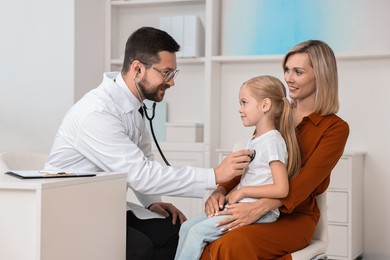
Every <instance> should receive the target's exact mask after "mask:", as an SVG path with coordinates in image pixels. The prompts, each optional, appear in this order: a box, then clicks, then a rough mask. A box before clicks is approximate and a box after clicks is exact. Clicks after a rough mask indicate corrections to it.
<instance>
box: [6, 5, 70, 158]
mask: <svg viewBox="0 0 390 260" xmlns="http://www.w3.org/2000/svg"><path fill="white" fill-rule="evenodd" d="M73 9H74V3H73V1H51V0H40V1H27V0H24V1H7V2H6V4H4V1H3V3H2V5H1V7H0V32H1V34H2V35H1V41H0V71H1V72H0V73H1V79H0V151H4V150H34V151H42V152H47V151H48V149H49V147H50V146H51V142H52V139H53V136H54V134H55V132H56V129H57V128H58V124H59V123H60V121H61V117H62V116H63V114H64V112H65V111H66V109H67V108H68V107H69V106H70V105H71V104H72V102H73V95H74V93H73V82H74V65H73V64H74V55H73V53H74V44H73V42H74V37H75V36H74V30H73V27H74V12H73Z"/></svg>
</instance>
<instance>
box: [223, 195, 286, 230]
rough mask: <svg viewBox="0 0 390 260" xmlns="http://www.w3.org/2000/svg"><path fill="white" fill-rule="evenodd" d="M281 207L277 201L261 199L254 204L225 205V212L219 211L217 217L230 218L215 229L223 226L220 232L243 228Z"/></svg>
mask: <svg viewBox="0 0 390 260" xmlns="http://www.w3.org/2000/svg"><path fill="white" fill-rule="evenodd" d="M280 206H282V203H281V202H280V200H278V199H268V198H263V199H259V200H257V201H254V202H240V203H235V204H232V205H227V206H226V210H223V211H219V212H218V213H217V215H231V216H230V217H228V218H226V219H224V220H222V221H221V222H218V223H217V227H219V226H223V225H226V226H224V227H223V228H222V229H221V231H222V232H225V231H230V230H232V229H235V228H238V227H243V226H246V225H249V224H252V223H255V222H256V221H257V220H258V219H259V218H261V217H262V216H264V215H265V214H266V213H267V212H268V211H270V210H271V209H276V208H278V207H280Z"/></svg>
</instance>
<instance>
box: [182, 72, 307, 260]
mask: <svg viewBox="0 0 390 260" xmlns="http://www.w3.org/2000/svg"><path fill="white" fill-rule="evenodd" d="M239 100H240V110H239V112H240V116H241V119H242V122H243V125H244V126H246V127H251V126H254V127H255V131H254V134H253V136H252V138H251V139H250V140H249V141H248V144H247V149H251V150H253V151H254V152H253V155H254V156H252V157H253V160H252V161H251V162H250V163H249V165H248V167H247V169H246V170H245V172H244V174H243V175H242V176H241V181H240V183H239V185H238V186H237V187H236V189H235V190H233V191H232V192H231V193H229V194H228V195H227V196H226V200H227V201H226V203H227V204H233V203H237V202H248V201H254V200H256V199H259V198H264V197H267V198H284V197H286V196H287V194H288V192H289V183H288V179H289V178H292V177H293V176H294V175H295V174H296V173H297V171H298V169H299V167H300V165H301V159H300V152H299V146H298V141H297V138H296V135H295V127H294V124H293V119H292V114H291V105H290V103H289V101H288V100H287V98H286V89H285V88H284V85H283V83H282V82H281V81H280V80H278V79H277V78H275V77H272V76H259V77H255V78H252V79H250V80H248V81H247V82H245V83H244V84H243V85H242V86H241V88H240V95H239ZM228 217H229V215H220V216H218V215H217V214H214V216H210V217H208V216H206V214H205V213H202V214H200V215H197V216H195V217H193V218H191V219H189V220H188V221H186V222H184V223H183V225H182V226H181V228H180V232H179V245H178V248H177V251H176V256H175V259H176V260H181V259H182V260H189V259H199V257H200V255H201V254H202V251H203V248H204V247H205V246H206V244H207V243H211V242H213V241H214V240H216V239H218V237H220V236H222V235H223V232H221V231H220V229H221V228H223V227H218V228H217V227H216V223H218V222H220V221H221V220H222V219H225V218H228ZM278 217H279V211H278V210H272V211H270V212H268V213H267V214H265V215H264V216H263V217H261V218H260V219H258V220H257V222H256V223H267V222H274V221H276V220H277V219H278Z"/></svg>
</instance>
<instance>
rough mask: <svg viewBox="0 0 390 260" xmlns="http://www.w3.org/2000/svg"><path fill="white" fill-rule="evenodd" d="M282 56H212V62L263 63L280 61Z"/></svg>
mask: <svg viewBox="0 0 390 260" xmlns="http://www.w3.org/2000/svg"><path fill="white" fill-rule="evenodd" d="M282 58H283V55H254V56H213V57H212V58H211V60H212V61H217V62H221V63H240V62H259V61H261V62H264V61H281V60H282Z"/></svg>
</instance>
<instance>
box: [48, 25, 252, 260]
mask: <svg viewBox="0 0 390 260" xmlns="http://www.w3.org/2000/svg"><path fill="white" fill-rule="evenodd" d="M179 48H180V46H179V45H178V44H177V42H176V41H175V40H174V39H173V38H172V37H171V36H170V35H168V34H167V33H166V32H164V31H161V30H158V29H155V28H151V27H143V28H140V29H138V30H136V31H135V32H134V33H133V34H132V35H130V37H129V39H128V40H127V43H126V49H125V57H124V62H123V68H122V71H121V73H119V72H110V73H105V74H104V77H103V82H102V83H101V84H100V86H98V87H97V88H96V89H93V90H91V91H90V92H89V93H87V94H86V95H85V96H84V97H83V98H82V99H80V101H78V102H77V103H76V104H75V105H74V106H73V107H72V108H70V110H69V111H68V112H67V114H66V115H65V118H64V120H63V122H62V124H61V126H60V128H59V130H58V132H57V134H56V137H55V139H54V143H53V146H52V149H51V151H50V155H49V158H48V160H47V162H46V165H45V169H46V170H60V169H61V170H77V171H107V172H127V173H128V175H127V183H128V187H130V188H131V189H133V191H134V192H135V194H136V196H137V198H138V199H139V201H140V202H141V203H142V204H143V205H144V206H145V208H147V209H148V211H147V213H148V214H147V216H146V217H145V216H143V217H142V219H141V215H140V213H141V212H139V211H138V210H137V209H136V208H135V207H134V205H130V207H129V210H128V213H127V249H126V252H127V254H126V255H127V256H126V258H127V259H133V260H135V259H143V260H144V259H173V258H174V255H175V251H176V246H177V239H178V230H179V227H180V224H181V223H182V222H183V221H184V220H185V216H184V215H183V214H182V213H181V212H180V211H179V210H178V209H177V208H176V207H175V206H173V205H172V204H170V203H163V202H162V201H161V198H160V197H159V196H156V195H174V196H187V197H203V195H204V193H205V191H206V189H208V188H213V187H215V185H216V184H219V183H223V182H227V181H229V180H230V179H232V178H234V177H235V176H238V175H241V174H242V172H243V169H244V168H245V167H246V166H247V163H248V162H249V155H250V154H251V152H250V151H239V152H236V153H234V154H231V155H229V156H228V157H227V158H226V159H225V160H224V161H223V162H222V163H221V164H220V165H219V166H217V167H216V168H214V169H205V168H195V167H190V166H187V167H182V168H178V169H175V168H173V167H169V166H164V165H161V164H160V163H158V162H157V161H155V160H154V156H153V154H152V151H151V142H150V137H149V133H148V132H147V129H146V127H145V121H144V118H143V115H142V114H143V113H142V109H140V107H141V106H142V101H143V100H145V99H148V100H152V101H156V102H160V101H161V100H163V98H164V95H165V92H166V91H167V90H168V89H169V88H170V87H172V86H173V85H174V78H175V76H176V75H177V73H178V70H177V65H176V52H177V51H178V50H179ZM142 210H143V211H145V209H143V208H142ZM156 213H158V214H159V215H161V216H163V217H165V218H155V216H156Z"/></svg>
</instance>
